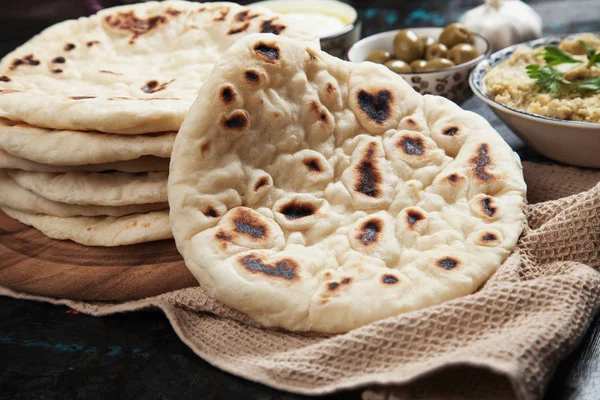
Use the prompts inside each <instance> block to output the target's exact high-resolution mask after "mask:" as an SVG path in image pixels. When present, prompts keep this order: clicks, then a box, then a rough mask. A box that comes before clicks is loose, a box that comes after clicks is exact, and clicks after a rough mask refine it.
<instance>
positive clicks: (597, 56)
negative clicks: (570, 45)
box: [579, 40, 600, 67]
mask: <svg viewBox="0 0 600 400" xmlns="http://www.w3.org/2000/svg"><path fill="white" fill-rule="evenodd" d="M579 44H580V45H581V46H582V47H583V48H584V49H585V51H586V52H587V53H588V60H590V64H589V65H590V66H591V65H593V64H596V65H597V66H598V67H600V53H596V50H594V49H592V48H591V47H590V46H589V45H588V44H587V43H586V42H584V41H582V40H580V41H579Z"/></svg>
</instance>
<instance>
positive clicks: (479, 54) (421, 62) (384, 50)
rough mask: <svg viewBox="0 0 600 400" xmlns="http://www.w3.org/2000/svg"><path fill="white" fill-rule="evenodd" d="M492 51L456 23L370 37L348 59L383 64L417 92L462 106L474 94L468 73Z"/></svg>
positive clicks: (486, 43)
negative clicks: (437, 96) (446, 99)
mask: <svg viewBox="0 0 600 400" xmlns="http://www.w3.org/2000/svg"><path fill="white" fill-rule="evenodd" d="M491 50H492V46H491V44H490V42H489V41H488V40H487V39H485V38H484V37H483V36H481V35H478V34H476V33H474V32H470V31H469V30H468V29H467V28H466V27H464V26H463V25H461V24H458V23H456V24H450V25H447V26H445V27H443V28H408V29H400V30H395V31H389V32H383V33H379V34H376V35H373V36H369V37H367V38H365V39H362V40H360V41H358V42H356V43H355V44H354V46H352V47H351V48H350V50H349V51H348V55H347V58H348V60H349V61H351V62H363V61H368V62H374V63H377V64H382V65H384V66H385V67H387V68H388V69H389V70H391V71H393V72H395V73H397V74H398V75H400V76H401V77H402V78H404V80H406V81H407V82H408V83H409V84H410V85H411V86H412V87H413V88H414V89H415V90H416V91H417V92H419V93H421V94H435V95H439V96H444V97H446V98H448V99H450V100H452V101H454V102H456V103H460V102H461V101H463V100H466V99H467V98H468V97H469V96H471V94H472V92H471V89H470V87H469V83H468V79H469V74H470V73H471V71H472V70H473V68H475V66H476V65H477V64H478V63H479V62H480V61H481V60H483V59H485V57H487V56H488V55H489V54H490V53H491Z"/></svg>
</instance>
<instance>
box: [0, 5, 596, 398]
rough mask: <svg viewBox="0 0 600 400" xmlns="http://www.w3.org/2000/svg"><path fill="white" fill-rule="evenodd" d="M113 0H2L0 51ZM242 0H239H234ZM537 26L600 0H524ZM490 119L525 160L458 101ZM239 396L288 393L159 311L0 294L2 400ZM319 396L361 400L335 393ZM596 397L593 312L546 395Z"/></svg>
mask: <svg viewBox="0 0 600 400" xmlns="http://www.w3.org/2000/svg"><path fill="white" fill-rule="evenodd" d="M94 3H95V4H100V3H102V4H103V5H106V6H108V5H117V4H123V3H126V2H125V1H119V0H104V1H102V0H101V1H78V0H55V1H46V0H19V1H8V0H0V10H1V12H0V56H2V55H4V54H6V53H7V52H9V51H11V50H12V49H14V48H15V47H16V46H18V45H19V44H21V43H23V42H24V41H26V40H27V39H28V38H30V37H31V36H32V35H34V34H36V33H37V32H39V31H41V30H42V29H43V28H45V27H46V26H49V25H51V24H53V23H55V22H58V21H61V20H64V19H67V18H74V17H77V16H81V15H85V14H87V13H89V12H90V10H91V9H93V6H94ZM242 3H247V2H244V1H242ZM349 3H351V4H352V5H354V6H355V7H356V8H357V9H359V11H360V16H361V18H362V21H363V35H364V36H368V35H371V34H373V33H377V32H381V31H385V30H390V29H395V28H399V27H405V26H442V25H444V24H447V23H450V22H454V21H455V20H456V19H458V18H460V16H461V15H462V14H463V13H464V11H465V10H467V9H469V8H471V7H473V6H475V5H477V4H480V3H481V2H480V1H472V0H445V1H444V0H429V1H427V0H425V1H410V0H375V1H349ZM528 3H530V4H531V5H532V6H533V7H534V8H535V9H536V10H537V11H538V12H539V13H540V14H541V15H542V17H543V18H544V24H545V32H546V33H548V34H551V33H565V32H568V33H572V32H588V31H600V0H572V1H552V0H535V1H529V2H528ZM462 106H463V107H464V108H467V109H470V110H472V111H475V112H477V113H479V114H481V115H483V116H484V117H485V118H487V119H488V121H490V123H491V124H492V125H493V126H494V127H495V128H496V129H497V130H498V131H499V132H500V134H501V135H502V136H503V137H504V138H505V140H506V141H507V142H508V143H509V144H510V145H511V146H512V147H513V148H514V149H515V150H517V151H518V152H519V154H520V155H521V157H522V158H523V159H526V160H532V161H542V160H543V158H542V157H540V156H539V155H537V154H535V153H534V152H533V151H531V150H529V149H528V148H527V147H526V146H525V145H524V144H523V143H522V142H521V141H520V140H519V139H518V138H517V137H516V136H515V135H514V134H513V133H512V132H511V131H510V130H509V129H508V128H507V127H506V126H505V125H503V124H502V122H500V121H499V120H498V119H497V118H496V117H495V116H494V114H493V113H492V112H491V111H490V110H489V109H488V108H487V106H485V105H484V104H483V103H482V102H480V101H479V100H478V99H476V98H471V99H469V100H467V101H466V102H465V103H463V104H462ZM105 398H111V399H121V398H123V399H125V398H143V399H174V398H196V399H244V398H256V399H264V400H292V399H303V398H305V397H303V396H298V395H293V394H289V393H284V392H281V391H277V390H274V389H270V388H268V387H266V386H263V385H260V384H256V383H252V382H249V381H246V380H243V379H241V378H237V377H235V376H233V375H230V374H228V373H225V372H222V371H220V370H218V369H216V368H214V367H212V366H211V365H209V364H208V363H206V362H205V361H203V360H201V359H200V358H198V357H197V356H196V355H195V354H193V353H192V351H191V350H189V349H188V348H187V347H186V346H185V345H184V344H183V343H181V342H180V340H179V339H178V338H177V336H176V335H175V333H174V332H173V330H172V329H171V327H170V325H169V323H168V321H167V319H166V318H165V317H164V316H163V315H162V314H161V313H158V312H137V313H130V314H123V315H116V316H111V317H104V318H96V317H90V316H87V315H83V314H79V313H77V312H75V311H73V310H69V309H68V308H65V307H58V306H51V305H47V304H40V303H34V302H27V301H21V300H14V299H9V298H0V399H105ZM326 398H327V399H359V398H360V392H359V391H353V392H343V393H339V394H336V395H333V396H329V397H326ZM559 399H560V400H566V399H569V400H599V399H600V317H599V316H597V317H596V319H595V320H594V321H593V322H592V323H591V326H590V329H589V330H588V332H587V334H586V335H585V337H584V338H583V339H582V341H581V343H580V345H579V346H578V348H577V349H576V350H575V351H574V353H573V354H572V355H571V356H569V357H568V358H567V359H566V360H564V361H563V362H562V364H561V365H560V367H559V368H558V370H557V372H556V374H555V376H554V378H553V380H552V381H551V382H550V384H549V387H548V390H547V393H546V396H545V400H559Z"/></svg>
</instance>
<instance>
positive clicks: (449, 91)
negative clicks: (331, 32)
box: [348, 28, 492, 103]
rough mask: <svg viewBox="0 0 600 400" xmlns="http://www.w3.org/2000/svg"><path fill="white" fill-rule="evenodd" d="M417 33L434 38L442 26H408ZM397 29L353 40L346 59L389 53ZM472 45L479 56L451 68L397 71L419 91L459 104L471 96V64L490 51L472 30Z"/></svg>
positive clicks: (363, 59)
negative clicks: (401, 72)
mask: <svg viewBox="0 0 600 400" xmlns="http://www.w3.org/2000/svg"><path fill="white" fill-rule="evenodd" d="M410 29H411V30H412V31H414V32H415V33H416V34H417V36H419V37H422V36H432V37H433V38H436V39H437V38H438V37H439V36H440V33H442V31H443V28H410ZM398 32H399V30H395V31H388V32H382V33H378V34H376V35H373V36H369V37H367V38H364V39H362V40H359V41H358V42H356V44H355V45H354V46H352V47H351V48H350V51H348V60H349V61H352V62H363V61H365V60H366V58H367V56H368V55H369V54H370V53H371V52H373V51H375V50H387V51H389V52H393V47H394V46H393V44H394V36H396V34H397V33H398ZM473 37H474V39H475V47H476V48H477V50H479V53H481V55H480V56H479V57H477V58H475V59H473V60H471V61H469V62H466V63H463V64H459V65H456V66H454V67H450V68H446V69H441V70H439V71H430V72H414V73H410V74H398V75H400V76H401V77H402V78H404V80H405V81H407V82H408V83H409V84H410V85H411V86H412V87H413V88H414V89H415V90H416V91H417V92H419V93H421V94H435V95H438V96H444V97H446V98H448V99H450V100H452V101H454V102H455V103H460V102H462V101H463V100H466V99H467V98H468V97H469V96H471V89H470V88H469V84H468V82H467V81H468V78H469V73H470V72H471V70H472V69H473V68H475V66H476V65H477V64H478V63H479V62H480V61H481V60H483V59H484V58H485V57H487V56H488V55H489V54H490V53H491V49H492V46H491V45H490V43H489V42H488V41H487V39H485V38H484V37H483V36H481V35H478V34H476V33H473Z"/></svg>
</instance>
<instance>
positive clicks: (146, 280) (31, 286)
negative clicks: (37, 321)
mask: <svg viewBox="0 0 600 400" xmlns="http://www.w3.org/2000/svg"><path fill="white" fill-rule="evenodd" d="M0 285H3V286H6V287H8V288H10V289H13V290H17V291H20V292H26V293H31V294H37V295H43V296H49V297H54V298H67V299H75V300H89V301H121V300H134V299H141V298H144V297H149V296H154V295H157V294H160V293H165V292H169V291H172V290H177V289H182V288H186V287H190V286H196V285H198V283H197V281H196V280H195V279H194V277H193V276H192V275H191V273H190V272H189V271H188V270H187V268H186V267H185V264H184V263H183V259H182V258H181V255H180V254H179V253H178V252H177V248H176V247H175V242H174V241H173V240H161V241H157V242H150V243H140V244H135V245H129V246H119V247H90V246H83V245H80V244H77V243H75V242H72V241H69V240H54V239H50V238H48V237H46V236H44V235H43V234H42V233H41V232H39V231H38V230H37V229H34V228H31V227H30V226H27V225H24V224H22V223H20V222H18V221H15V220H13V219H12V218H10V217H8V216H7V215H6V214H4V213H3V212H2V211H0Z"/></svg>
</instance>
